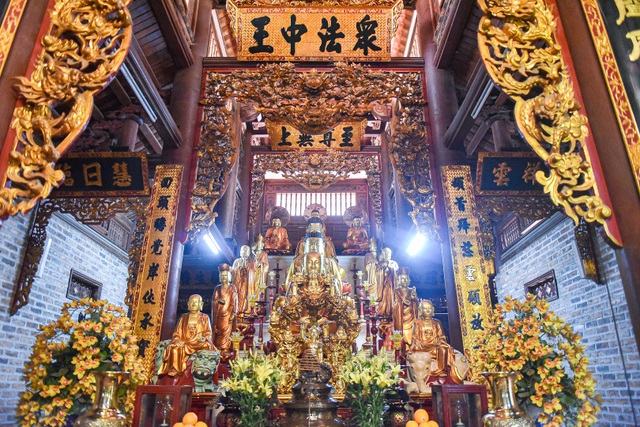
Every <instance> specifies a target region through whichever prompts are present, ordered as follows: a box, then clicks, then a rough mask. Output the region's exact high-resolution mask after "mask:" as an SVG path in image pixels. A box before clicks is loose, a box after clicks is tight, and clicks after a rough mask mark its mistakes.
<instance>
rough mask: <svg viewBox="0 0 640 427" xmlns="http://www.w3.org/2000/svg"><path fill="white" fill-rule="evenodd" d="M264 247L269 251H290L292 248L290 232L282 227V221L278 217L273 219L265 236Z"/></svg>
mask: <svg viewBox="0 0 640 427" xmlns="http://www.w3.org/2000/svg"><path fill="white" fill-rule="evenodd" d="M264 249H265V250H266V251H267V252H289V251H290V250H291V243H289V234H288V233H287V230H286V229H284V228H283V227H282V221H281V220H280V218H278V217H274V218H273V219H272V220H271V227H269V229H268V230H267V234H266V235H265V237H264Z"/></svg>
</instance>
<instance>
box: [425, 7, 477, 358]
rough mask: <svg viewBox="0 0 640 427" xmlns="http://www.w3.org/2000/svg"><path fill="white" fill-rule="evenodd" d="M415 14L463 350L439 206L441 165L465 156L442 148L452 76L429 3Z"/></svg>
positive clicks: (456, 339)
mask: <svg viewBox="0 0 640 427" xmlns="http://www.w3.org/2000/svg"><path fill="white" fill-rule="evenodd" d="M416 13H417V14H418V22H417V27H416V29H417V31H418V33H417V34H418V41H419V43H420V51H421V52H422V56H423V57H424V63H425V66H424V69H425V75H426V86H427V102H428V105H429V107H428V111H427V117H428V122H427V123H428V126H429V129H430V146H431V150H432V156H431V168H432V169H431V181H432V182H433V188H434V190H435V191H436V194H437V195H438V197H437V198H436V221H437V222H438V224H439V225H440V237H441V239H442V245H441V253H442V263H443V269H444V281H445V292H446V296H447V312H448V315H449V332H450V335H451V345H452V346H453V347H455V348H458V349H460V348H462V333H461V329H460V312H459V309H458V298H457V295H456V283H455V277H454V273H453V264H452V260H451V248H450V247H449V237H448V235H447V225H446V224H447V218H446V214H445V209H444V205H443V203H442V185H441V182H442V180H441V178H440V166H444V165H454V164H464V160H465V155H464V153H463V152H461V151H454V150H449V149H448V148H447V147H445V146H444V144H443V141H444V136H445V133H446V131H447V128H448V126H449V125H450V124H451V122H452V121H453V118H454V117H455V114H456V111H457V110H458V105H457V98H456V92H455V85H454V81H453V76H452V74H451V73H450V72H448V71H445V70H440V69H438V68H436V66H435V65H434V58H435V53H436V46H435V43H434V40H433V32H434V23H433V22H432V19H431V17H432V16H433V14H432V11H431V1H429V0H418V1H417V2H416Z"/></svg>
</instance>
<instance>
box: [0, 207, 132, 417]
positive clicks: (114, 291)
mask: <svg viewBox="0 0 640 427" xmlns="http://www.w3.org/2000/svg"><path fill="white" fill-rule="evenodd" d="M70 222H71V223H75V221H74V220H73V219H66V218H62V217H60V216H57V215H53V217H52V218H51V221H50V223H49V227H48V230H47V236H48V238H50V239H51V247H50V250H49V255H48V257H47V261H46V263H45V265H44V269H43V270H42V273H41V274H42V276H41V277H37V278H36V279H35V280H34V283H33V287H32V290H31V294H30V297H29V300H30V301H29V304H28V305H26V306H25V307H23V308H21V309H20V310H19V311H18V313H17V314H15V315H14V316H9V304H10V302H11V296H12V294H13V290H14V286H15V282H16V280H17V278H18V276H19V274H20V264H21V262H22V256H23V254H24V249H25V246H26V238H27V232H28V230H29V223H30V219H29V218H24V217H20V216H19V217H12V218H9V219H8V220H6V221H5V222H4V224H3V225H2V228H1V229H0V384H2V385H3V386H2V387H0V426H2V427H4V426H14V425H16V422H15V420H14V416H13V414H14V411H15V408H16V404H17V401H18V396H19V394H20V392H21V391H22V390H24V380H23V378H22V371H23V364H24V362H25V361H26V360H27V359H28V357H29V355H30V354H31V347H32V346H33V343H34V342H35V336H36V335H37V333H38V327H39V326H40V325H42V324H46V323H49V322H50V321H52V320H55V319H56V318H57V317H58V316H59V314H60V309H61V307H62V304H63V303H65V302H68V301H70V300H69V299H67V298H66V293H67V285H68V282H69V274H70V271H71V269H72V268H73V269H74V270H77V271H79V272H81V273H83V274H85V275H87V276H89V277H91V278H93V279H95V280H97V281H98V282H100V283H102V295H101V298H102V299H108V300H109V301H111V302H113V303H115V304H119V305H123V301H124V296H125V292H126V277H127V264H128V261H127V256H126V254H125V253H124V252H123V251H122V250H121V249H117V248H115V246H114V245H111V244H109V243H108V242H106V241H105V239H104V238H100V237H99V236H98V235H97V233H95V232H93V231H91V230H89V229H88V227H85V226H83V225H81V224H77V226H72V225H70ZM82 230H84V232H83V231H82Z"/></svg>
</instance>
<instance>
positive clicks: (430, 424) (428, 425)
mask: <svg viewBox="0 0 640 427" xmlns="http://www.w3.org/2000/svg"><path fill="white" fill-rule="evenodd" d="M425 427H440V426H438V423H437V422H435V421H433V420H431V421H427V422H426V423H425Z"/></svg>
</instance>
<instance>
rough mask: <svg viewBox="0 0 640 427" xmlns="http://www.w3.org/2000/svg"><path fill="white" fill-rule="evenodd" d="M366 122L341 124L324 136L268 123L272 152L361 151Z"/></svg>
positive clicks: (285, 124) (284, 125) (287, 125)
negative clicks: (330, 149)
mask: <svg viewBox="0 0 640 427" xmlns="http://www.w3.org/2000/svg"><path fill="white" fill-rule="evenodd" d="M366 124H367V121H366V120H362V121H354V122H344V123H340V124H339V125H338V126H336V127H335V128H333V129H331V130H329V131H327V132H325V133H324V134H322V135H309V134H307V133H303V132H300V131H299V130H298V129H296V128H295V127H293V126H291V125H289V124H287V123H279V122H275V123H274V122H267V132H268V133H269V137H270V138H271V149H272V150H326V149H329V148H332V149H335V150H341V151H360V141H361V140H362V137H363V135H364V128H365V126H366Z"/></svg>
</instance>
